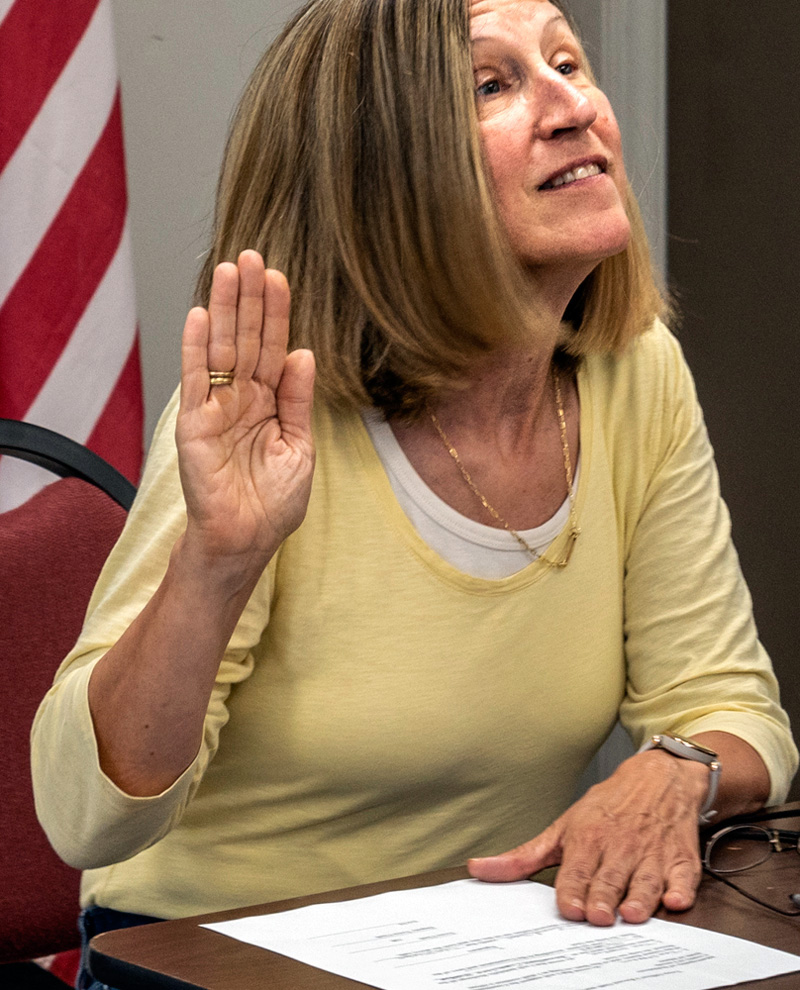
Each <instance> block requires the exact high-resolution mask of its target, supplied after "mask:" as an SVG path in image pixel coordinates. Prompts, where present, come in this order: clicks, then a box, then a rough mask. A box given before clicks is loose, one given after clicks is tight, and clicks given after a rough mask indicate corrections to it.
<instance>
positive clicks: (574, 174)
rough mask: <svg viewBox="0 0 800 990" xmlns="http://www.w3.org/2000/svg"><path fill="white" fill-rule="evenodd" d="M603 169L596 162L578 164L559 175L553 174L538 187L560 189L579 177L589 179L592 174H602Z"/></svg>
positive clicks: (576, 180)
mask: <svg viewBox="0 0 800 990" xmlns="http://www.w3.org/2000/svg"><path fill="white" fill-rule="evenodd" d="M604 172H605V169H604V168H603V167H602V165H598V164H597V162H591V163H590V164H587V165H578V167H577V168H573V169H567V171H566V172H561V173H560V174H559V175H556V176H554V177H553V178H552V179H548V180H547V182H545V183H543V184H542V185H541V186H539V188H540V189H560V188H561V186H569V185H572V183H573V182H578V181H579V180H580V179H589V178H591V177H592V176H593V175H602V174H603V173H604Z"/></svg>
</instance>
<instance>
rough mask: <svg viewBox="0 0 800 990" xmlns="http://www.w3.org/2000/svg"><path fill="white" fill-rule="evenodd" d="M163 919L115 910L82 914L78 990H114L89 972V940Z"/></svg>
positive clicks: (86, 911)
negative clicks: (117, 930) (101, 934)
mask: <svg viewBox="0 0 800 990" xmlns="http://www.w3.org/2000/svg"><path fill="white" fill-rule="evenodd" d="M161 920H163V919H161V918H151V917H150V915H147V914H129V913H128V912H127V911H115V910H114V909H113V908H103V907H90V908H86V910H85V911H82V912H81V916H80V918H79V919H78V927H79V928H80V932H81V968H80V970H79V972H78V982H77V983H76V984H75V986H76V987H77V990H114V988H113V987H109V986H107V985H106V984H105V983H100V982H98V981H97V980H96V979H95V978H94V977H93V976H92V974H91V973H90V972H89V966H88V959H89V939H91V938H94V936H95V935H99V934H100V933H101V932H113V931H115V930H116V929H117V928H135V927H136V926H137V925H150V924H152V923H153V922H154V921H161Z"/></svg>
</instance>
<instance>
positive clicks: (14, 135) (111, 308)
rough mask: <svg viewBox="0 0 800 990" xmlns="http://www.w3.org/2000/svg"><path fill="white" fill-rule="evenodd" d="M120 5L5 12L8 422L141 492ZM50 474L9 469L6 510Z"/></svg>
mask: <svg viewBox="0 0 800 990" xmlns="http://www.w3.org/2000/svg"><path fill="white" fill-rule="evenodd" d="M127 210H128V207H127V193H126V186H125V163H124V154H123V143H122V117H121V111H120V94H119V84H118V79H117V68H116V61H115V57H114V37H113V25H112V22H111V0H44V2H43V0H0V416H1V417H7V418H10V419H24V420H26V421H28V422H31V423H38V424H39V425H40V426H46V427H48V428H49V429H51V430H55V431H57V432H58V433H64V434H66V435H68V436H70V437H72V438H73V439H74V440H77V441H79V442H80V443H84V444H86V445H87V446H89V447H90V448H92V449H93V450H95V451H96V452H97V453H98V454H100V455H101V456H102V457H105V458H106V460H108V461H110V462H111V463H112V464H113V465H114V466H115V467H116V468H118V469H119V470H120V471H122V473H123V474H125V475H127V477H129V478H130V479H131V480H132V481H134V482H136V481H137V480H138V476H139V470H140V467H141V460H142V385H141V370H140V365H139V343H138V332H137V327H136V308H135V299H134V292H133V268H132V261H131V247H130V237H129V234H128V222H127ZM52 480H53V478H52V475H47V474H45V472H43V471H41V470H40V469H38V468H32V466H31V465H27V464H25V463H24V462H22V461H18V460H16V459H15V458H11V457H2V458H0V511H3V510H6V509H9V508H12V507H14V506H16V505H19V504H21V502H23V501H25V499H27V498H28V497H30V495H32V494H33V493H34V492H35V491H36V490H38V488H40V487H41V486H42V485H43V484H46V483H47V482H48V481H52Z"/></svg>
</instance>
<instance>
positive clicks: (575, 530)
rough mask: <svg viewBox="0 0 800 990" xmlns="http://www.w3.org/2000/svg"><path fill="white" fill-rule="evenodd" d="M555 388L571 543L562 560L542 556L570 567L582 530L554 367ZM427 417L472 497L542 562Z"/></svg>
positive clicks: (435, 421)
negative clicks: (577, 513) (578, 521)
mask: <svg viewBox="0 0 800 990" xmlns="http://www.w3.org/2000/svg"><path fill="white" fill-rule="evenodd" d="M553 388H554V390H555V393H556V410H557V412H558V428H559V431H560V433H561V452H562V454H563V456H564V474H565V475H566V479H567V498H568V499H569V542H568V543H567V548H566V551H565V553H564V557H563V559H562V560H550V559H549V558H548V557H547V555H546V554H542V555H541V559H542V560H544V561H546V562H547V563H548V564H552V565H553V566H554V567H566V566H567V564H568V563H569V558H570V557H571V556H572V548H573V547H574V546H575V541H576V540H577V539H578V536H579V535H580V527H579V526H578V524H577V519H576V516H575V495H574V492H573V490H572V488H573V485H572V461H571V460H570V456H569V441H568V440H567V421H566V417H565V416H564V403H563V401H562V398H561V381H560V379H559V377H558V372H557V371H556V369H555V368H553ZM428 415H429V416H430V418H431V422H432V423H433V425H434V427H435V428H436V432H437V433H438V434H439V436H440V438H441V440H442V443H443V444H444V446H445V449H446V450H447V452H448V454H449V455H450V456H451V457H452V458H453V460H454V461H455V462H456V465H457V466H458V470H459V471H460V472H461V477H462V478H463V479H464V481H465V482H466V483H467V485H468V486H469V488H470V491H471V492H472V494H473V495H474V496H475V497H476V498H477V499H478V501H479V502H480V503H481V505H482V506H483V507H484V509H486V511H487V512H488V513H489V515H490V516H491V517H492V518H493V519H495V520H496V521H497V522H499V523H500V524H501V525H502V526H503V529H505V530H506V531H507V532H509V533H510V534H511V535H512V536H513V537H514V539H515V540H516V541H517V543H519V544H520V546H521V547H522V548H523V549H524V550H527V551H528V553H529V554H530V555H531V557H533V559H534V560H536V559H539V558H540V554H538V553H537V552H536V551H535V550H534V549H533V547H532V546H531V545H530V543H528V541H527V540H526V539H525V538H524V537H523V536H521V535H520V534H519V533H518V532H517V531H516V530H515V529H514V528H513V527H512V526H511V525H510V524H509V523H508V522H507V520H505V519H504V518H503V517H502V516H501V515H500V513H499V512H498V511H497V509H495V508H494V506H492V505H490V504H489V501H488V499H487V498H486V496H485V495H484V494H483V492H481V491H480V489H479V488H478V487H477V485H476V484H475V482H474V481H473V480H472V476H471V475H470V473H469V471H467V469H466V468H465V467H464V464H463V462H462V460H461V458H460V457H459V454H458V451H457V450H456V448H455V447H454V446H453V444H452V443H451V442H450V438H449V437H448V436H447V434H446V433H445V432H444V430H443V429H442V424H441V423H440V422H439V420H438V419H437V418H436V414H435V413H434V411H433V410H432V409H430V408H429V409H428Z"/></svg>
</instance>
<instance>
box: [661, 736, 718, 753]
mask: <svg viewBox="0 0 800 990" xmlns="http://www.w3.org/2000/svg"><path fill="white" fill-rule="evenodd" d="M661 736H662V738H666V739H671V740H673V742H675V743H676V744H677V745H678V746H679V747H684V746H685V747H686V748H687V749H693V750H696V751H697V752H698V753H704V754H705V755H706V756H709V757H710V758H711V759H712V760H716V758H717V754H716V753H715V752H714V750H713V749H708V748H707V747H706V746H701V745H700V743H697V742H692V741H691V740H690V739H682V738H681V737H680V736H674V735H673V734H672V733H671V732H662V733H661Z"/></svg>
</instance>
